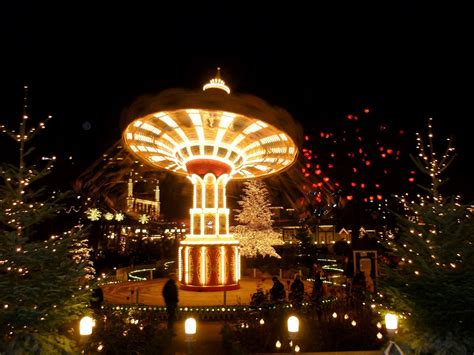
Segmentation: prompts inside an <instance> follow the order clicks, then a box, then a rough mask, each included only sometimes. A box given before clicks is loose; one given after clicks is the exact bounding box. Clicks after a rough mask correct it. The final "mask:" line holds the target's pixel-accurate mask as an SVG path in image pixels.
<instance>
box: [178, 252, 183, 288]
mask: <svg viewBox="0 0 474 355" xmlns="http://www.w3.org/2000/svg"><path fill="white" fill-rule="evenodd" d="M182 250H183V247H179V248H178V280H179V282H181V280H182V279H183V276H182V273H183V258H182V256H181V251H182Z"/></svg>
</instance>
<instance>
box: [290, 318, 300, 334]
mask: <svg viewBox="0 0 474 355" xmlns="http://www.w3.org/2000/svg"><path fill="white" fill-rule="evenodd" d="M287 324H288V332H289V333H298V331H299V330H300V320H299V319H298V317H296V316H291V317H289V318H288V321H287Z"/></svg>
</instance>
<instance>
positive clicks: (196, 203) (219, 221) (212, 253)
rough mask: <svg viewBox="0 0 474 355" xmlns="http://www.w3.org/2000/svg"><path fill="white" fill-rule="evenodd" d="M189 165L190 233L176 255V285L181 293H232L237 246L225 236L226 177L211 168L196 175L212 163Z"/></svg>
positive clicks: (235, 285) (237, 263) (237, 273)
mask: <svg viewBox="0 0 474 355" xmlns="http://www.w3.org/2000/svg"><path fill="white" fill-rule="evenodd" d="M192 163H193V164H189V163H188V165H187V168H188V171H189V172H190V173H191V174H192V175H191V176H190V177H189V179H190V180H191V182H192V183H193V186H194V196H193V208H191V209H190V233H189V234H188V235H187V237H186V239H185V240H183V241H181V243H180V247H179V251H178V254H179V255H178V267H179V269H178V277H179V281H180V282H181V285H182V288H183V289H193V290H207V291H211V290H212V291H213V290H221V289H227V290H230V289H236V288H238V287H239V279H240V255H239V247H238V244H239V242H238V241H237V240H235V239H234V238H233V237H232V236H231V235H230V234H229V209H228V208H227V206H226V185H227V182H228V181H229V180H230V176H229V175H228V173H222V170H221V169H212V168H210V169H211V170H213V171H212V172H209V173H206V174H204V175H203V174H198V173H197V172H199V170H200V169H199V168H200V167H203V166H207V167H208V168H209V167H210V166H212V165H215V163H214V164H212V163H211V164H209V163H210V162H209V161H208V162H205V161H193V162H192ZM193 168H194V169H193ZM219 170H220V171H219ZM219 174H220V175H219Z"/></svg>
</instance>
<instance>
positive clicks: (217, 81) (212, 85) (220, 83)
mask: <svg viewBox="0 0 474 355" xmlns="http://www.w3.org/2000/svg"><path fill="white" fill-rule="evenodd" d="M220 69H221V68H217V75H216V77H215V78H213V79H211V80H210V81H209V82H208V83H207V84H206V85H204V86H203V87H202V90H203V91H206V90H209V89H219V90H223V91H225V92H226V93H228V94H230V88H229V87H228V86H227V85H226V84H225V81H224V80H222V79H221V74H220Z"/></svg>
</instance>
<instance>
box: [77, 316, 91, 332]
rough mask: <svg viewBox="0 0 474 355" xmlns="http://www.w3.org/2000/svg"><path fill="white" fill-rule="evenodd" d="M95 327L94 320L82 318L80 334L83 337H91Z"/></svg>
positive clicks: (87, 317)
mask: <svg viewBox="0 0 474 355" xmlns="http://www.w3.org/2000/svg"><path fill="white" fill-rule="evenodd" d="M94 325H95V321H94V319H92V318H91V317H89V316H85V317H82V319H81V321H80V322H79V334H81V335H91V334H92V328H93V327H94Z"/></svg>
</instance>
